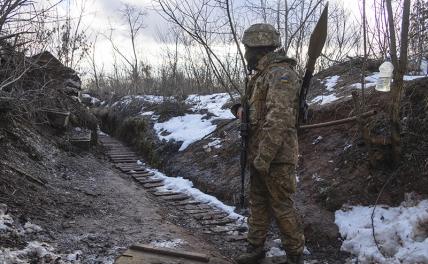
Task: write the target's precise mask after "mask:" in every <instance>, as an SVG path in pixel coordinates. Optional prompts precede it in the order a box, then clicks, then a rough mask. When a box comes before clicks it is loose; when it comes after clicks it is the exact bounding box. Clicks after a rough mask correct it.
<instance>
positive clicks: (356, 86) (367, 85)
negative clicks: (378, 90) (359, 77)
mask: <svg viewBox="0 0 428 264" xmlns="http://www.w3.org/2000/svg"><path fill="white" fill-rule="evenodd" d="M375 86H376V83H366V84H365V86H364V87H365V88H370V87H375ZM351 87H352V88H356V89H361V88H362V87H363V85H362V84H361V83H354V84H351Z"/></svg>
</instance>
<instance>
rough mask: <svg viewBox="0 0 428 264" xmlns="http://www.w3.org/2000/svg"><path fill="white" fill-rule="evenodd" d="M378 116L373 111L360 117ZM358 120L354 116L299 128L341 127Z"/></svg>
mask: <svg viewBox="0 0 428 264" xmlns="http://www.w3.org/2000/svg"><path fill="white" fill-rule="evenodd" d="M376 114H377V112H376V111H375V110H371V111H368V112H365V113H362V114H361V116H360V117H361V118H367V117H370V116H374V115H376ZM357 119H358V116H352V117H348V118H344V119H339V120H333V121H329V122H324V123H318V124H312V125H303V126H299V128H300V129H311V128H319V127H328V126H335V125H341V124H345V123H349V122H353V121H356V120H357Z"/></svg>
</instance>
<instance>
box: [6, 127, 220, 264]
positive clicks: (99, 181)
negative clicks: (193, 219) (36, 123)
mask: <svg viewBox="0 0 428 264" xmlns="http://www.w3.org/2000/svg"><path fill="white" fill-rule="evenodd" d="M0 135H1V137H0V138H1V140H0V147H1V150H2V151H1V153H0V160H1V163H0V165H1V166H0V182H1V187H0V203H4V204H7V205H8V213H9V214H11V215H13V216H14V217H15V218H16V219H20V220H19V221H22V222H23V223H25V222H27V221H30V220H31V222H32V223H34V224H37V225H39V226H40V227H42V229H43V231H41V232H40V233H39V234H38V235H37V237H17V238H15V239H14V238H10V239H9V240H2V241H1V246H2V247H6V248H12V249H13V248H17V249H18V248H23V247H24V246H25V245H26V243H27V242H28V241H27V239H37V240H38V241H43V242H47V243H49V244H51V245H53V246H54V247H55V248H56V249H57V251H58V253H61V254H69V253H73V252H75V251H76V250H80V251H82V253H81V259H80V261H81V263H111V262H112V261H113V260H114V259H115V257H117V256H118V255H119V254H120V253H121V252H123V251H124V250H125V249H127V248H128V247H129V246H130V245H132V244H135V243H150V242H154V241H168V240H173V239H177V238H179V239H181V240H182V241H183V243H182V245H181V247H182V248H183V249H185V250H194V251H195V250H196V251H198V252H203V253H205V254H208V255H210V256H215V257H219V258H220V259H223V257H221V255H220V253H219V252H218V250H217V249H216V248H215V247H214V246H213V245H212V244H210V243H207V242H205V240H204V239H203V238H202V237H198V236H195V235H194V234H192V233H191V232H190V231H189V230H188V229H185V228H182V227H180V226H179V225H178V224H179V223H180V221H177V219H176V217H177V216H175V215H173V214H172V213H171V212H170V211H169V210H167V209H166V208H165V207H164V206H163V205H161V204H159V203H158V202H157V201H156V200H153V199H152V198H151V197H150V196H149V195H148V194H147V192H146V191H145V190H144V189H143V188H142V187H141V186H139V185H137V184H135V183H134V181H132V180H131V179H130V176H127V175H125V174H123V173H120V172H119V171H118V170H117V169H114V168H113V167H112V164H111V163H110V162H108V161H106V160H105V158H104V155H103V154H102V152H103V150H102V149H94V150H92V151H91V152H85V151H80V150H79V149H70V150H69V151H64V150H63V149H60V148H58V145H57V144H56V143H57V142H56V141H61V140H60V138H58V137H55V136H53V135H51V136H50V138H47V137H45V136H46V135H43V136H42V135H40V134H38V133H36V132H34V130H33V128H28V127H25V126H21V125H18V127H15V128H13V129H12V128H3V129H1V130H0ZM70 148H71V147H70ZM34 179H37V180H36V181H35V180H34ZM172 222H177V223H178V224H174V223H172ZM35 261H36V262H35V263H39V262H38V261H37V260H35ZM219 263H228V262H227V261H224V262H219Z"/></svg>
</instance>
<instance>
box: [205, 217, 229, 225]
mask: <svg viewBox="0 0 428 264" xmlns="http://www.w3.org/2000/svg"><path fill="white" fill-rule="evenodd" d="M233 222H234V220H232V219H230V218H223V219H219V220H205V221H201V224H202V225H226V224H230V223H233Z"/></svg>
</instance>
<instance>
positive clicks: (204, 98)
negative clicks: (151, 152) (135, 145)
mask: <svg viewBox="0 0 428 264" xmlns="http://www.w3.org/2000/svg"><path fill="white" fill-rule="evenodd" d="M229 99H230V97H229V95H228V94H227V93H219V94H212V95H189V96H188V98H187V99H186V103H187V104H191V105H193V106H192V108H191V109H192V110H193V111H195V112H198V111H201V110H205V111H208V112H209V114H186V115H184V116H178V117H173V118H171V119H169V120H168V121H165V122H163V123H156V124H155V125H154V129H155V131H156V133H157V135H158V137H159V139H165V140H175V141H179V142H182V144H181V146H180V149H179V151H183V150H185V149H186V148H187V147H188V146H189V145H190V144H192V143H194V142H196V141H198V140H200V139H202V138H203V137H204V136H206V135H208V134H210V133H212V132H213V131H214V130H215V129H216V127H217V125H215V124H213V121H215V120H218V119H233V118H235V117H234V116H233V115H232V113H231V112H230V110H229V109H222V107H223V105H224V104H225V103H227V102H228V100H229Z"/></svg>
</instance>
